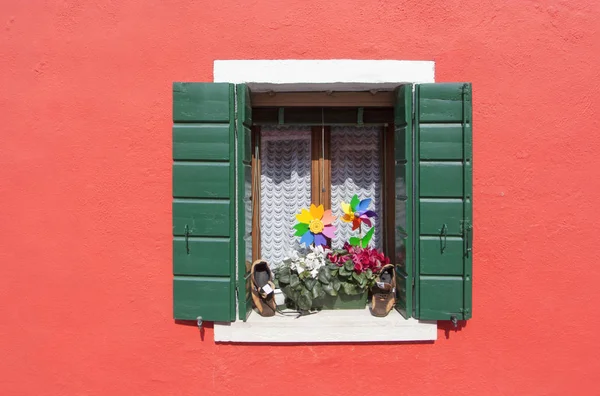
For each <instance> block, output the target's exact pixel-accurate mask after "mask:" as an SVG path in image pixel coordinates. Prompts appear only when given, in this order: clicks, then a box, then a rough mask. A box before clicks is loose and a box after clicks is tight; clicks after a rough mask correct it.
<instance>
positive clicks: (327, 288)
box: [323, 281, 341, 296]
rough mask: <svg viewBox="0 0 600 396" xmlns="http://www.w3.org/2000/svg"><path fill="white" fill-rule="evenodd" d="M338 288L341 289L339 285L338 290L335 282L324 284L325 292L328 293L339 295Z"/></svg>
mask: <svg viewBox="0 0 600 396" xmlns="http://www.w3.org/2000/svg"><path fill="white" fill-rule="evenodd" d="M338 285H341V284H340V283H339V281H338ZM338 290H339V287H338V289H337V290H336V289H335V287H333V283H329V284H327V285H323V291H324V292H325V293H327V294H328V295H330V296H337V295H338V292H337V291H338Z"/></svg>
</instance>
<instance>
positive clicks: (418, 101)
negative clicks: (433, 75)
mask: <svg viewBox="0 0 600 396" xmlns="http://www.w3.org/2000/svg"><path fill="white" fill-rule="evenodd" d="M415 88H416V90H415V106H416V107H415V138H416V140H417V142H418V145H417V158H416V161H417V167H416V175H415V177H416V180H417V182H418V183H417V190H416V191H417V193H418V205H417V207H416V208H415V209H416V219H417V221H416V223H415V225H416V228H417V229H416V235H418V236H419V238H418V240H417V249H416V250H415V253H416V263H417V264H418V266H417V269H418V276H417V282H416V295H417V304H416V313H417V315H416V316H417V317H418V318H419V319H424V320H465V319H469V318H471V315H472V312H471V310H472V256H471V244H472V237H473V234H472V232H471V230H472V190H473V188H472V157H471V154H472V148H471V147H472V134H471V85H470V84H463V83H455V84H419V85H416V87H415Z"/></svg>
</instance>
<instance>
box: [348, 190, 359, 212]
mask: <svg viewBox="0 0 600 396" xmlns="http://www.w3.org/2000/svg"><path fill="white" fill-rule="evenodd" d="M359 203H360V199H358V195H356V194H354V196H353V197H352V200H351V201H350V207H351V208H352V210H353V211H355V210H356V207H357V206H358V204H359Z"/></svg>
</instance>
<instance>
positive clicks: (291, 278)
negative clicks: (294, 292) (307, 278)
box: [290, 274, 300, 288]
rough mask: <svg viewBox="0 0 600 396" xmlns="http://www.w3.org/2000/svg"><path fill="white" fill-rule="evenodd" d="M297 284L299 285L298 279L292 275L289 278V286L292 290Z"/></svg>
mask: <svg viewBox="0 0 600 396" xmlns="http://www.w3.org/2000/svg"><path fill="white" fill-rule="evenodd" d="M299 284H300V278H299V277H298V275H296V274H292V275H291V276H290V286H292V287H293V288H295V287H296V286H298V285H299Z"/></svg>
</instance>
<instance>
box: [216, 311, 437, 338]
mask: <svg viewBox="0 0 600 396" xmlns="http://www.w3.org/2000/svg"><path fill="white" fill-rule="evenodd" d="M214 329H215V331H214V334H215V342H240V343H242V342H244V343H245V342H248V343H252V342H260V343H298V342H310V343H322V342H326V343H333V342H402V341H434V340H436V339H437V322H436V321H420V320H416V319H408V320H406V319H404V318H403V317H402V315H400V314H399V313H398V312H397V311H396V310H392V312H390V314H389V315H388V316H386V317H385V318H377V317H374V316H372V315H371V314H370V312H369V309H368V308H367V309H364V310H362V309H360V310H326V311H321V312H319V313H317V314H314V315H309V316H304V317H301V318H298V319H296V318H295V317H293V316H280V315H277V316H274V317H270V318H264V317H262V316H260V315H258V314H257V313H256V312H252V313H251V314H250V317H249V318H248V320H247V321H246V322H242V321H240V320H238V321H236V322H233V323H215V327H214Z"/></svg>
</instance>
